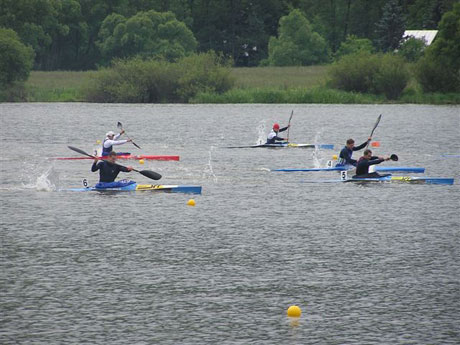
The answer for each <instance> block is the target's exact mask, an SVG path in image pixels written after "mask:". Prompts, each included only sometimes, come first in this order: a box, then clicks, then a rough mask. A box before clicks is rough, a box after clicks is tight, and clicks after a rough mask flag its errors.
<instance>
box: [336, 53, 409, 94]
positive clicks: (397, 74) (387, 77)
mask: <svg viewBox="0 0 460 345" xmlns="http://www.w3.org/2000/svg"><path fill="white" fill-rule="evenodd" d="M330 77H331V80H330V85H331V86H332V87H335V88H338V89H341V90H345V91H355V92H365V93H366V92H367V93H368V92H371V93H376V94H381V93H383V94H384V95H385V96H386V97H387V99H391V100H394V99H397V98H398V97H399V96H400V95H401V93H402V92H403V90H404V88H405V87H406V86H407V83H408V81H409V79H410V73H409V70H408V68H407V65H406V63H405V61H404V59H403V58H402V57H399V56H395V55H393V54H385V55H375V54H370V53H368V52H360V53H356V54H351V55H346V56H344V57H343V58H342V59H340V60H339V61H338V62H336V63H335V64H334V65H333V66H332V67H331V70H330Z"/></svg>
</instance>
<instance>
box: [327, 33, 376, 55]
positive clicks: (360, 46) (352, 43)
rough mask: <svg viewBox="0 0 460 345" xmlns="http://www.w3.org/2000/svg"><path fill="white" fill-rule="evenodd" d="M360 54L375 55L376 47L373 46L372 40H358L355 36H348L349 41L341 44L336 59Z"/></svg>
mask: <svg viewBox="0 0 460 345" xmlns="http://www.w3.org/2000/svg"><path fill="white" fill-rule="evenodd" d="M359 52H368V53H373V52H374V47H373V46H372V42H371V40H369V39H367V38H358V37H357V36H355V35H349V36H347V39H346V40H345V41H344V42H342V43H341V44H340V48H339V50H338V51H337V53H336V58H340V57H342V56H344V55H349V54H355V53H359Z"/></svg>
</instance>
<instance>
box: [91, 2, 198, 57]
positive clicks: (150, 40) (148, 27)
mask: <svg viewBox="0 0 460 345" xmlns="http://www.w3.org/2000/svg"><path fill="white" fill-rule="evenodd" d="M98 46H99V47H100V49H101V51H102V54H103V55H104V57H105V58H106V61H107V62H108V61H110V60H111V59H112V58H115V57H121V58H125V57H131V56H135V55H140V56H143V57H163V58H166V59H167V60H169V61H172V60H176V59H178V58H180V57H183V56H187V55H189V54H190V53H193V52H194V51H195V49H196V46H197V42H196V40H195V37H194V36H193V33H192V32H191V31H190V30H189V29H188V28H187V26H186V25H185V24H184V23H182V22H179V21H178V20H177V19H176V17H175V16H174V14H173V13H171V12H165V13H160V12H155V11H148V12H138V13H137V14H136V15H134V16H132V17H131V18H128V19H126V18H125V17H123V16H121V15H118V14H111V15H109V16H108V17H107V18H106V19H105V20H104V22H103V23H102V26H101V30H100V32H99V41H98Z"/></svg>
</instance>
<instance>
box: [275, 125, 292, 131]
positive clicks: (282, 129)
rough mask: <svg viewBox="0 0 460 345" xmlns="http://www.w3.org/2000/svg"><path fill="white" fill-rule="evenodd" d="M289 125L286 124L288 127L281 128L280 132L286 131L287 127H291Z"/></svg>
mask: <svg viewBox="0 0 460 345" xmlns="http://www.w3.org/2000/svg"><path fill="white" fill-rule="evenodd" d="M289 126H290V125H289ZM289 126H286V127H283V128H281V129H280V130H279V131H278V132H284V131H285V130H286V129H288V128H289Z"/></svg>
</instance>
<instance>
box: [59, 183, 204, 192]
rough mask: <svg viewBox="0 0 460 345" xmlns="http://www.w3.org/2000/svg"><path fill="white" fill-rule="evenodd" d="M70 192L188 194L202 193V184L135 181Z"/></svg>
mask: <svg viewBox="0 0 460 345" xmlns="http://www.w3.org/2000/svg"><path fill="white" fill-rule="evenodd" d="M65 191H69V192H125V191H152V192H166V193H186V194H201V186H191V185H161V184H138V183H133V184H129V185H125V186H121V187H114V188H96V187H85V188H69V189H65Z"/></svg>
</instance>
